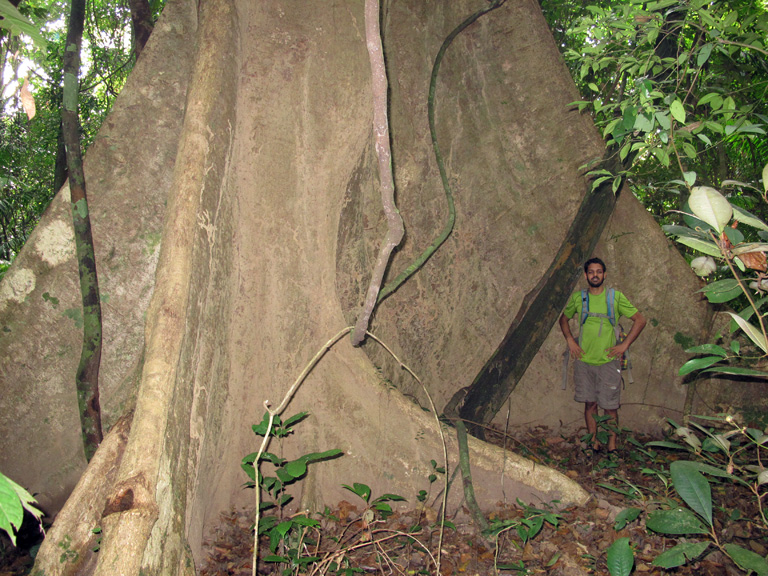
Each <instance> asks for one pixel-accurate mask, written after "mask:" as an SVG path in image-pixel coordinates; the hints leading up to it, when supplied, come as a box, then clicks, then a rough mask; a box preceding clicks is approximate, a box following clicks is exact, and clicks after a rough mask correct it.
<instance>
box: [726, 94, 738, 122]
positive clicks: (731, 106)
mask: <svg viewBox="0 0 768 576" xmlns="http://www.w3.org/2000/svg"><path fill="white" fill-rule="evenodd" d="M735 110H736V102H734V100H733V98H732V97H730V96H728V97H727V98H725V100H723V118H725V119H726V120H730V119H731V118H733V113H734V111H735Z"/></svg>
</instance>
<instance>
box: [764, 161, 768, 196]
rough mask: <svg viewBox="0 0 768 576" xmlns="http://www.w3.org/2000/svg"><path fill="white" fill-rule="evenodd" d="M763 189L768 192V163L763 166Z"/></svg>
mask: <svg viewBox="0 0 768 576" xmlns="http://www.w3.org/2000/svg"><path fill="white" fill-rule="evenodd" d="M763 190H764V191H765V192H766V193H768V164H766V165H765V166H763Z"/></svg>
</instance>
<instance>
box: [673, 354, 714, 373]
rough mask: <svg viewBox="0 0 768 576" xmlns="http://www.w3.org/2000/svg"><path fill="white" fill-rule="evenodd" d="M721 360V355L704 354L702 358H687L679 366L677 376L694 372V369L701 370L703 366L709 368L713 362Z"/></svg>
mask: <svg viewBox="0 0 768 576" xmlns="http://www.w3.org/2000/svg"><path fill="white" fill-rule="evenodd" d="M721 360H722V357H720V356H706V357H704V358H693V359H691V360H688V362H686V363H685V364H683V365H682V366H681V367H680V370H678V371H677V375H678V376H685V375H686V374H690V373H691V372H695V371H696V370H703V369H704V368H709V367H710V366H712V365H713V364H716V363H717V362H720V361H721Z"/></svg>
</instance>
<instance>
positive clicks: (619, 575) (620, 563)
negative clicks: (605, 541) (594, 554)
mask: <svg viewBox="0 0 768 576" xmlns="http://www.w3.org/2000/svg"><path fill="white" fill-rule="evenodd" d="M606 556H607V561H608V572H609V573H610V575H611V576H629V574H630V573H631V572H632V567H633V566H634V564H635V554H634V552H632V547H631V546H630V545H629V538H619V539H618V540H616V541H615V542H614V543H613V544H611V546H610V547H609V548H608V553H607V554H606Z"/></svg>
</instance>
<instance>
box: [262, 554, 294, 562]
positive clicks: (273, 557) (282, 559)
mask: <svg viewBox="0 0 768 576" xmlns="http://www.w3.org/2000/svg"><path fill="white" fill-rule="evenodd" d="M290 561H291V559H290V558H288V556H277V555H275V554H268V555H267V556H264V562H280V563H282V562H285V563H286V564H288V563H290Z"/></svg>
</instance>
